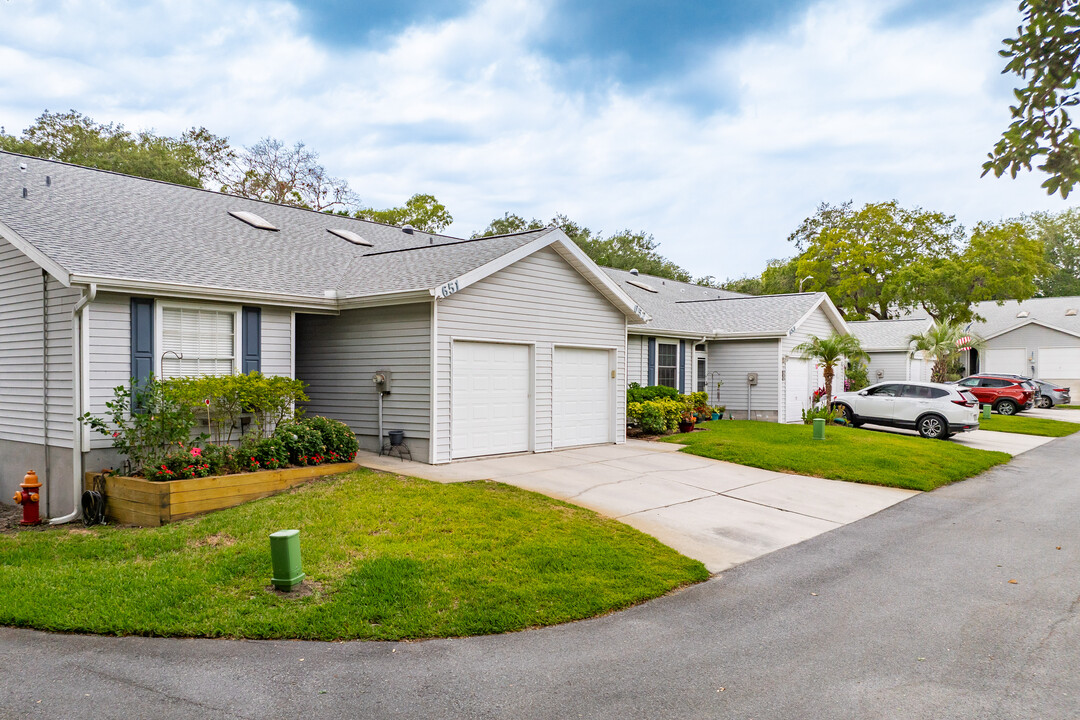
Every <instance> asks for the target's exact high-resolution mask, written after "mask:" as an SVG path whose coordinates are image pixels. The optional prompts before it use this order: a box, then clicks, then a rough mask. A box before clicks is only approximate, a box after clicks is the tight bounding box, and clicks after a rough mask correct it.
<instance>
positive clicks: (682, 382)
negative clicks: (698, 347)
mask: <svg viewBox="0 0 1080 720" xmlns="http://www.w3.org/2000/svg"><path fill="white" fill-rule="evenodd" d="M679 392H681V393H684V392H686V341H685V340H680V341H679Z"/></svg>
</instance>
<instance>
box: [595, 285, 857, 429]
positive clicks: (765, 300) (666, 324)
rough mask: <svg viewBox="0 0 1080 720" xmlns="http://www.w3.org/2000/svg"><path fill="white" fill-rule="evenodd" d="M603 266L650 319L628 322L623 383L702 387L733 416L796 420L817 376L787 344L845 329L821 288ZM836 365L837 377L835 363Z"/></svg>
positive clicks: (792, 345) (813, 367)
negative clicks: (702, 279)
mask: <svg viewBox="0 0 1080 720" xmlns="http://www.w3.org/2000/svg"><path fill="white" fill-rule="evenodd" d="M604 270H605V271H606V272H607V274H608V275H610V276H611V278H612V279H613V280H615V281H617V282H618V284H619V287H621V288H622V289H623V290H625V291H626V293H627V294H628V295H630V297H632V298H633V299H634V300H635V301H636V302H637V304H638V305H639V306H640V307H642V308H644V310H645V312H647V313H648V314H649V316H650V317H651V318H652V320H651V321H650V322H649V323H648V324H647V325H633V326H629V328H628V332H629V337H628V339H627V377H628V378H629V380H630V382H637V383H639V384H641V385H668V386H670V387H674V388H676V389H678V390H680V391H682V392H691V391H694V390H706V391H707V392H708V393H709V399H710V402H711V403H712V404H723V405H725V406H726V407H727V409H728V411H729V412H731V413H732V414H733V415H734V416H735V417H736V418H746V417H748V416H749V417H750V418H752V419H756V420H771V421H779V422H799V421H800V420H801V412H802V410H804V409H805V408H806V407H808V405H809V402H810V396H811V395H812V393H813V391H814V390H815V389H817V388H819V387H822V386H823V385H824V377H823V376H822V371H821V368H819V367H817V366H816V365H815V364H814V363H813V361H810V360H806V359H804V358H801V357H799V356H798V355H797V354H795V353H794V348H795V347H796V346H797V345H799V344H800V343H802V342H804V341H806V340H807V338H809V337H810V336H811V335H816V336H818V337H827V336H829V335H831V334H832V333H834V332H836V333H840V334H847V333H848V329H847V325H846V324H845V323H844V320H843V318H842V316H841V315H840V312H839V311H838V310H837V309H836V306H835V305H833V303H832V301H831V300H829V297H828V296H827V295H826V294H825V293H793V294H789V295H764V296H753V295H741V294H739V293H732V292H727V291H724V290H715V289H712V288H706V287H702V286H699V285H693V284H691V283H683V282H677V281H675V280H666V279H664V278H659V277H654V276H651V275H640V274H635V273H633V272H632V271H630V272H628V271H624V270H614V269H612V268H604ZM837 371H838V372H837V380H836V382H841V383H842V382H843V372H842V369H841V368H839V367H838V368H837ZM751 373H753V374H755V375H756V384H754V385H751V384H750V383H749V382H748V375H749V374H751ZM718 382H723V385H722V386H721V387H720V388H719V392H717V383H718Z"/></svg>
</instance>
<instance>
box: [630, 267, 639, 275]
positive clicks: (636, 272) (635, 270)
mask: <svg viewBox="0 0 1080 720" xmlns="http://www.w3.org/2000/svg"><path fill="white" fill-rule="evenodd" d="M630 274H631V275H633V276H634V277H637V274H638V271H637V268H630Z"/></svg>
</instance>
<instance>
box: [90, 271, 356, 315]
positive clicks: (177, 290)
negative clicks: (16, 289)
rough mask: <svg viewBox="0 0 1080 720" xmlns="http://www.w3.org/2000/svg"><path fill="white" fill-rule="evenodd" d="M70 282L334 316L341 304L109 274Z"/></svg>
mask: <svg viewBox="0 0 1080 720" xmlns="http://www.w3.org/2000/svg"><path fill="white" fill-rule="evenodd" d="M71 282H72V284H78V285H96V286H97V287H98V290H100V291H101V292H122V293H149V294H154V295H167V296H170V297H182V298H190V299H194V300H229V301H233V302H237V301H239V302H246V303H258V304H261V305H282V306H285V307H291V308H302V309H305V310H311V311H313V312H319V311H322V312H328V313H335V312H337V310H338V304H339V303H338V299H337V296H336V295H334V296H333V297H321V298H320V297H312V296H310V295H292V294H289V293H275V292H252V291H250V290H241V289H238V288H228V287H217V286H212V285H201V286H193V285H185V284H182V283H169V282H156V281H149V282H148V281H144V280H130V279H128V278H120V277H110V276H107V275H72V276H71Z"/></svg>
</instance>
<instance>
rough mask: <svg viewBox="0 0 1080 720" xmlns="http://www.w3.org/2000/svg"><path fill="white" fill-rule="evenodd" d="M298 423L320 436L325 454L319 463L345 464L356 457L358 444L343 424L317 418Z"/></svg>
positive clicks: (351, 432)
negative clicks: (315, 431) (312, 429)
mask: <svg viewBox="0 0 1080 720" xmlns="http://www.w3.org/2000/svg"><path fill="white" fill-rule="evenodd" d="M300 422H301V423H302V424H304V425H307V426H308V427H311V428H314V429H315V430H318V431H319V434H320V435H322V439H323V445H324V446H325V447H326V452H325V454H324V456H323V459H322V460H320V461H319V462H324V461H325V462H346V461H352V460H353V459H354V458H355V457H356V451H357V450H359V449H360V443H359V442H358V441H357V439H356V433H354V432H353V431H352V428H350V427H349V426H348V425H346V424H345V423H343V422H340V421H338V420H332V419H330V418H326V417H318V416H316V417H310V418H304V419H303V420H301V421H300Z"/></svg>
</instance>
